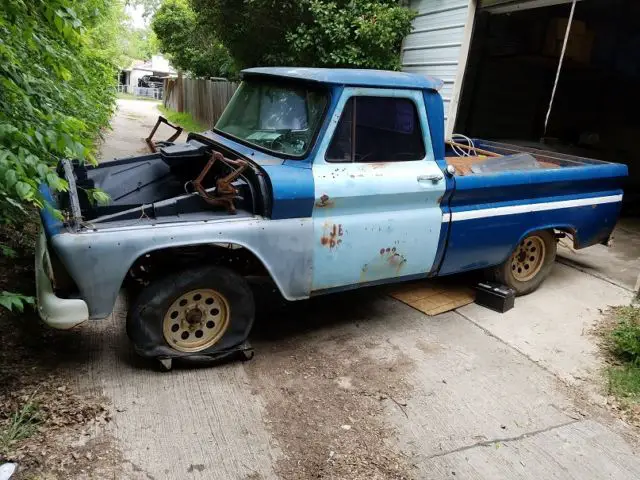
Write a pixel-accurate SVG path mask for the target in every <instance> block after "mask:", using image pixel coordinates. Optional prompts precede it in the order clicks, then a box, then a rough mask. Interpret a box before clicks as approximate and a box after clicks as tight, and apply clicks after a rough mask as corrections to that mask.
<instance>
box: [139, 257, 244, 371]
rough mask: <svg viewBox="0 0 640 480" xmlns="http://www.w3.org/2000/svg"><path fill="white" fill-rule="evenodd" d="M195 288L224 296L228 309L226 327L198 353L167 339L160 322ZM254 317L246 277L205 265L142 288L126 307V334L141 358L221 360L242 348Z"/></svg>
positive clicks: (225, 269)
mask: <svg viewBox="0 0 640 480" xmlns="http://www.w3.org/2000/svg"><path fill="white" fill-rule="evenodd" d="M198 289H211V290H215V291H216V292H217V293H218V294H219V295H221V296H222V297H224V300H225V301H226V302H227V305H228V312H229V314H228V317H227V319H228V320H227V321H226V325H227V326H226V329H225V330H223V331H222V332H221V333H220V335H221V336H220V337H219V338H218V339H217V340H216V341H215V343H214V344H213V345H210V346H208V347H207V348H204V349H202V350H199V351H197V352H185V351H181V350H180V349H176V348H174V346H172V345H171V344H170V343H169V341H167V339H166V338H165V334H164V332H163V322H164V319H165V315H166V314H167V312H168V309H169V308H171V306H172V305H173V304H174V302H176V301H177V300H178V299H179V298H180V297H181V296H183V295H184V294H186V293H188V292H191V291H193V290H198ZM254 317H255V306H254V300H253V294H252V292H251V288H250V287H249V285H248V283H247V282H246V281H245V279H244V278H243V277H241V276H240V275H238V274H237V273H235V272H233V271H232V270H229V269H227V268H221V267H213V266H212V267H204V268H198V269H191V270H186V271H183V272H179V273H176V274H172V275H169V276H167V277H165V278H162V279H159V280H156V281H155V282H152V283H151V284H150V285H149V286H147V287H146V288H144V289H143V290H142V292H141V293H140V295H138V296H137V297H136V299H135V300H134V301H133V303H132V305H131V306H130V308H129V314H128V316H127V335H128V336H129V339H130V340H131V342H132V343H133V346H134V348H135V350H136V352H137V353H138V354H139V355H141V356H143V357H147V358H176V357H190V359H192V360H210V359H221V358H225V357H228V356H230V355H232V354H235V353H237V351H238V350H239V349H240V348H242V346H243V344H244V343H245V341H246V340H247V337H248V336H249V332H250V331H251V327H252V326H253V320H254Z"/></svg>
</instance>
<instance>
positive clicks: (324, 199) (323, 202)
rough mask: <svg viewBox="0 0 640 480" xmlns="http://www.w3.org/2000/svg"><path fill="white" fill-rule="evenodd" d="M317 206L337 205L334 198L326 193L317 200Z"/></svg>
mask: <svg viewBox="0 0 640 480" xmlns="http://www.w3.org/2000/svg"><path fill="white" fill-rule="evenodd" d="M316 207H318V208H332V207H335V202H334V201H333V200H331V199H330V198H329V195H327V194H326V193H325V194H323V195H322V196H321V197H320V198H319V199H318V201H317V202H316Z"/></svg>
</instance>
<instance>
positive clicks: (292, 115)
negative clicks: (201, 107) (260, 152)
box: [215, 80, 327, 157]
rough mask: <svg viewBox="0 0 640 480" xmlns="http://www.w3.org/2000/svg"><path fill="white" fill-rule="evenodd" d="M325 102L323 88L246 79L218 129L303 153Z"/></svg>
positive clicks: (273, 148) (288, 152)
mask: <svg viewBox="0 0 640 480" xmlns="http://www.w3.org/2000/svg"><path fill="white" fill-rule="evenodd" d="M326 105H327V93H326V91H325V90H322V89H317V88H312V87H308V86H294V85H291V84H282V83H279V84H275V83H272V82H268V81H265V80H246V81H244V82H242V84H241V85H240V87H239V88H238V91H237V92H236V93H235V95H234V96H233V98H232V99H231V101H230V102H229V105H228V106H227V108H226V109H225V111H224V113H223V114H222V117H220V120H218V123H217V124H216V127H215V129H216V130H218V131H220V132H223V133H226V134H228V135H231V136H232V137H235V138H238V139H240V140H243V141H245V142H247V143H250V144H252V145H255V146H257V147H261V148H264V149H267V150H270V151H273V152H276V153H281V154H284V155H291V156H294V157H302V156H304V155H305V154H306V153H307V151H308V150H309V148H310V147H311V143H312V142H313V140H314V138H315V135H316V133H317V131H318V129H319V128H320V124H321V122H322V117H323V115H324V111H325V107H326Z"/></svg>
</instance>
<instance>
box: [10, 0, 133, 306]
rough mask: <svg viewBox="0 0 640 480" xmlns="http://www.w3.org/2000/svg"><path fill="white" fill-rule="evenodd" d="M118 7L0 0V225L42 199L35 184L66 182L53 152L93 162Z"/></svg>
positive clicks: (106, 109) (112, 71) (110, 102)
mask: <svg viewBox="0 0 640 480" xmlns="http://www.w3.org/2000/svg"><path fill="white" fill-rule="evenodd" d="M122 14H123V6H122V4H121V3H120V2H119V1H117V0H116V1H109V0H85V1H74V0H30V1H26V0H3V2H2V8H1V9H0V228H1V227H2V225H6V224H15V223H18V222H22V221H24V218H25V217H26V216H31V215H33V210H32V208H31V207H34V206H35V207H43V206H44V204H45V202H44V200H43V197H42V195H41V193H40V192H39V191H38V186H39V184H41V183H45V184H48V185H49V187H51V189H52V190H54V191H64V190H66V189H67V183H66V182H65V181H64V180H63V179H61V178H59V177H58V175H56V173H55V170H54V167H55V165H56V164H57V162H58V161H59V160H60V159H62V158H73V159H78V160H80V161H87V162H95V159H94V157H93V152H94V149H95V142H96V139H97V135H98V133H99V131H100V129H101V128H102V127H104V126H106V125H107V124H108V122H109V119H110V117H111V114H112V111H113V108H114V104H115V103H114V102H115V91H114V88H113V87H114V86H115V83H116V80H117V77H116V72H117V67H116V63H117V61H118V57H119V50H118V41H117V38H118V33H119V29H120V28H121V18H122V17H121V16H122ZM0 253H1V252H0ZM5 253H6V252H5ZM0 298H1V299H2V301H1V302H0V305H3V306H5V307H7V306H8V307H9V308H11V307H12V306H13V307H18V306H19V305H20V306H22V305H23V303H24V299H23V298H22V297H20V296H16V295H13V294H10V293H9V292H3V293H2V297H0Z"/></svg>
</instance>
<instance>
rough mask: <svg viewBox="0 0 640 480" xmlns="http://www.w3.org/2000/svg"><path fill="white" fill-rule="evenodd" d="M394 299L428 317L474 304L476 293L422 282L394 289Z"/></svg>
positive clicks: (457, 286)
mask: <svg viewBox="0 0 640 480" xmlns="http://www.w3.org/2000/svg"><path fill="white" fill-rule="evenodd" d="M389 295H391V296H392V297H393V298H395V299H397V300H400V301H401V302H403V303H406V304H407V305H409V306H410V307H413V308H415V309H416V310H420V311H421V312H423V313H425V314H427V315H438V314H440V313H444V312H448V311H450V310H454V309H456V308H460V307H464V306H465V305H468V304H470V303H473V302H474V300H475V299H476V295H475V292H474V291H473V290H472V289H471V288H469V287H466V286H462V285H452V284H451V283H449V282H447V283H442V282H436V281H433V280H421V281H419V282H412V283H405V284H402V285H398V286H396V287H393V288H392V289H391V290H390V291H389Z"/></svg>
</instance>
